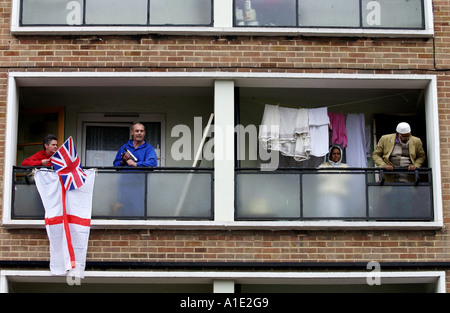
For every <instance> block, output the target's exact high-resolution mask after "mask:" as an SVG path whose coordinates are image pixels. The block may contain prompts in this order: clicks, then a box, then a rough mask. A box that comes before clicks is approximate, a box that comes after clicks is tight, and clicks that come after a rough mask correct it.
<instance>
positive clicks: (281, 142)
mask: <svg viewBox="0 0 450 313" xmlns="http://www.w3.org/2000/svg"><path fill="white" fill-rule="evenodd" d="M329 127H331V128H332V130H333V138H332V144H333V143H334V142H336V143H342V144H343V146H344V148H345V146H346V147H347V149H346V154H347V163H348V165H349V166H351V167H366V166H367V159H366V135H365V119H364V114H363V113H357V114H355V113H352V114H347V117H346V118H345V117H344V114H342V113H328V108H327V107H321V108H314V109H299V108H286V107H279V106H278V105H271V104H266V105H265V108H264V114H263V118H262V121H261V127H260V134H259V140H260V142H261V144H262V146H263V147H264V148H265V149H272V150H276V151H280V152H281V154H283V155H285V156H291V157H294V159H295V160H296V161H304V160H308V159H309V158H310V156H316V157H322V156H325V155H326V154H327V153H328V148H329V147H328V146H329V143H330V140H329V132H328V129H329ZM335 134H337V135H338V136H336V137H337V138H336V137H335V136H334V135H335ZM341 139H342V140H341Z"/></svg>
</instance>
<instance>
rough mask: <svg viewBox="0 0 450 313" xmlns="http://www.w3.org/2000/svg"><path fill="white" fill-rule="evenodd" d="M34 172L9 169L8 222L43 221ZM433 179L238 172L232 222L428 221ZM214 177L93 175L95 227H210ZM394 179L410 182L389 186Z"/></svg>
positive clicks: (424, 173) (206, 171)
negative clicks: (190, 223)
mask: <svg viewBox="0 0 450 313" xmlns="http://www.w3.org/2000/svg"><path fill="white" fill-rule="evenodd" d="M32 170H33V168H27V167H14V168H13V173H14V184H13V191H12V200H13V201H12V203H13V204H12V210H11V212H12V214H11V218H12V219H16V220H17V219H29V220H40V219H43V218H44V209H43V206H42V202H41V199H40V197H39V194H38V192H37V189H36V187H35V185H34V181H33V176H32V175H30V174H31V171H32ZM431 172H432V171H431V169H428V168H423V169H417V170H416V171H414V172H408V173H407V172H406V170H396V171H390V172H389V173H386V171H383V170H382V169H379V168H368V169H360V168H358V169H354V168H348V169H345V170H336V169H320V170H318V169H279V170H277V171H273V172H267V171H260V169H256V168H249V169H243V168H242V169H237V170H236V173H235V175H236V177H235V208H234V209H235V214H234V215H235V220H236V221H264V220H265V221H307V220H347V221H433V220H434V208H433V185H432V177H431ZM213 175H214V171H213V169H212V168H154V169H140V170H130V169H129V168H127V169H124V168H116V167H112V168H109V167H105V168H98V170H97V177H96V181H95V187H94V196H93V208H92V219H106V220H108V219H122V220H124V219H128V220H150V219H152V220H157V219H160V220H161V219H175V220H203V221H212V220H214V205H213V203H214V192H213V181H214V176H213ZM393 175H407V176H408V177H409V179H408V180H409V181H408V182H403V183H398V182H389V180H390V178H392V177H393ZM232 209H233V208H230V210H232Z"/></svg>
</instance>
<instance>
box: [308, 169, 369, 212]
mask: <svg viewBox="0 0 450 313" xmlns="http://www.w3.org/2000/svg"><path fill="white" fill-rule="evenodd" d="M303 216H304V217H324V218H327V217H330V218H352V217H353V218H357V217H365V216H366V181H365V175H364V174H339V173H333V174H332V173H326V174H305V175H303Z"/></svg>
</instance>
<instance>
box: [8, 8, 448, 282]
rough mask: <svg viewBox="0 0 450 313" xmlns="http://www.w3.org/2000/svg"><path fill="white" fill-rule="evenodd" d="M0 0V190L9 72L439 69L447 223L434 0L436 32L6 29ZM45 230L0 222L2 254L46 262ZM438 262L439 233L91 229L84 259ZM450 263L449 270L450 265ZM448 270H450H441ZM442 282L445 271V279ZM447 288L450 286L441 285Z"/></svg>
mask: <svg viewBox="0 0 450 313" xmlns="http://www.w3.org/2000/svg"><path fill="white" fill-rule="evenodd" d="M10 10H11V4H10V1H7V0H3V1H0V26H1V27H2V31H1V33H0V164H1V165H0V197H1V196H2V192H3V179H4V177H3V164H4V162H3V161H4V149H5V135H4V133H5V115H6V97H7V73H8V71H51V72H53V71H126V72H130V71H136V72H138V71H167V72H170V71H174V72H184V71H232V72H250V71H252V72H269V71H270V72H282V73H283V72H289V73H377V74H379V73H383V74H397V73H401V74H433V75H437V77H438V93H439V100H438V101H439V123H440V138H441V142H440V144H441V151H442V154H441V162H442V186H443V207H444V219H445V224H446V225H448V224H449V223H450V220H449V216H450V212H449V210H450V209H449V207H450V189H449V184H450V166H449V145H450V143H449V140H450V128H449V127H450V118H449V117H450V101H449V100H448V99H447V97H448V95H449V93H450V78H449V76H448V70H449V69H450V54H449V53H448V52H449V47H450V27H449V22H450V6H449V5H448V1H443V0H442V1H434V15H435V34H436V36H435V37H436V38H435V39H434V40H433V39H425V40H424V39H411V38H401V39H391V38H375V39H372V38H322V37H308V38H303V37H288V38H286V37H256V36H254V37H241V36H238V37H229V36H227V37H223V38H220V37H215V36H206V37H202V36H156V35H147V36H16V37H15V36H11V34H10V32H9V25H10ZM48 257H49V255H48V240H47V236H46V233H45V230H44V229H31V230H30V229H6V228H4V227H0V260H26V261H42V260H44V261H45V260H48ZM370 260H377V261H383V262H444V261H450V238H449V235H448V229H447V228H445V229H443V230H442V231H440V230H439V231H390V230H389V231H384V230H380V231H372V230H371V231H250V230H249V231H222V230H217V231H183V230H171V231H166V230H92V231H91V236H90V241H89V248H88V261H146V262H152V261H155V262H156V261H168V262H187V261H193V262H218V261H223V262H240V261H242V262H250V261H251V262H294V261H295V262H297V261H298V262H368V261H370ZM449 270H450V269H449ZM448 274H450V272H449V273H448ZM447 280H448V281H449V279H448V278H447ZM448 290H450V286H449V287H448Z"/></svg>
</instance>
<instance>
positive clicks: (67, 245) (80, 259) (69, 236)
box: [34, 169, 95, 278]
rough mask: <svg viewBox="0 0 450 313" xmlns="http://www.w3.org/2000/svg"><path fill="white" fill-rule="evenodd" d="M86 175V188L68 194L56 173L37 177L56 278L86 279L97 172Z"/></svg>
mask: <svg viewBox="0 0 450 313" xmlns="http://www.w3.org/2000/svg"><path fill="white" fill-rule="evenodd" d="M85 173H86V180H85V182H84V184H83V186H82V187H80V188H78V189H73V190H66V188H65V186H64V183H63V181H62V179H61V177H60V175H58V174H57V173H56V172H54V171H50V170H48V169H41V170H38V171H36V172H35V175H34V179H35V182H36V187H37V189H38V191H39V194H40V196H41V199H42V203H43V205H44V208H45V228H46V230H47V235H48V238H49V241H50V271H51V273H52V274H54V275H66V274H71V275H72V276H77V277H81V278H83V276H84V268H85V264H86V252H87V246H88V239H89V233H90V224H91V211H92V194H93V189H94V180H95V170H86V171H85ZM74 274H75V275H74Z"/></svg>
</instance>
